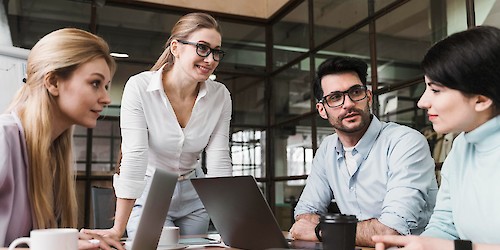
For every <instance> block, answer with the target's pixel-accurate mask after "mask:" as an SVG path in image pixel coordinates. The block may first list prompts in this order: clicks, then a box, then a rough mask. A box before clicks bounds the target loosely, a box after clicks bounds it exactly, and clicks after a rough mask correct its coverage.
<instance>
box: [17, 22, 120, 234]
mask: <svg viewBox="0 0 500 250" xmlns="http://www.w3.org/2000/svg"><path fill="white" fill-rule="evenodd" d="M97 58H103V59H104V60H105V61H106V62H107V64H108V66H109V68H110V70H111V74H113V73H114V71H115V67H116V66H115V62H114V60H113V58H112V57H111V56H110V55H109V47H108V45H107V43H106V42H105V41H104V40H103V39H102V38H100V37H97V36H95V35H93V34H91V33H89V32H86V31H83V30H79V29H74V28H65V29H60V30H57V31H54V32H52V33H50V34H48V35H46V36H45V37H43V38H42V39H41V40H40V41H38V42H37V43H36V44H35V46H34V47H33V48H32V49H31V52H30V54H29V56H28V63H27V81H26V84H24V85H23V86H22V88H21V89H20V90H19V92H18V93H17V95H16V97H15V98H14V100H13V102H12V103H11V105H10V107H9V109H8V110H13V111H15V112H17V113H18V115H19V118H20V120H21V123H22V125H23V127H24V134H25V137H26V146H27V151H28V165H29V167H28V176H27V178H28V190H29V198H30V202H31V207H32V216H33V227H34V228H53V227H72V228H75V227H77V220H78V213H77V201H76V191H75V188H76V187H75V175H74V171H73V167H74V161H73V157H72V156H73V149H72V144H73V142H72V137H73V128H70V129H67V130H66V131H64V132H63V133H62V134H61V135H60V136H59V137H57V138H56V139H55V140H54V141H53V142H52V139H51V136H52V122H53V121H52V113H51V110H52V106H53V105H56V103H55V101H54V99H53V97H52V96H51V95H50V94H49V92H48V90H47V89H46V87H45V85H44V82H45V81H54V80H57V79H62V80H64V79H68V78H69V77H71V75H72V74H73V72H74V71H75V70H76V69H77V68H78V67H79V66H80V65H82V64H84V63H86V62H89V61H92V60H94V59H97Z"/></svg>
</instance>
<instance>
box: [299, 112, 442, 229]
mask: <svg viewBox="0 0 500 250" xmlns="http://www.w3.org/2000/svg"><path fill="white" fill-rule="evenodd" d="M352 154H353V156H354V158H355V159H357V160H356V163H357V169H356V170H355V172H354V174H353V175H352V176H351V175H349V173H348V171H347V167H346V163H345V157H344V149H343V146H342V143H341V142H340V140H339V139H338V136H337V135H336V134H333V135H330V136H328V137H326V138H325V139H324V141H323V142H322V143H321V146H320V147H319V149H318V151H317V152H316V155H315V157H314V160H313V166H312V170H311V174H310V175H309V177H308V178H307V184H306V186H305V188H304V190H303V192H302V195H301V197H300V200H299V202H298V204H297V206H296V208H295V215H299V214H304V213H316V214H322V213H326V212H327V207H328V205H329V203H330V201H331V200H332V199H333V198H334V197H335V200H336V202H337V205H338V206H339V209H340V211H341V212H342V213H343V214H351V215H356V217H357V218H358V220H359V221H363V220H368V219H372V218H377V219H378V220H379V221H380V222H381V223H382V224H384V225H386V226H388V227H390V228H392V229H394V230H396V231H398V232H399V233H400V234H403V235H408V234H420V233H421V232H422V231H423V230H424V228H425V226H426V225H427V223H428V221H429V218H430V215H431V213H432V209H433V207H434V204H435V200H436V193H437V183H436V176H435V172H434V166H435V164H434V161H433V159H432V157H431V155H430V150H429V145H428V143H427V141H426V140H425V138H424V136H423V135H422V134H420V133H419V132H418V131H416V130H413V129H411V128H409V127H406V126H401V125H398V124H396V123H392V122H389V123H386V122H381V121H379V120H378V119H377V118H376V117H375V116H373V118H372V121H371V123H370V126H369V128H368V130H367V131H366V133H365V134H364V135H363V137H362V138H361V140H360V141H359V142H358V144H357V145H356V146H355V147H354V150H353V152H352Z"/></svg>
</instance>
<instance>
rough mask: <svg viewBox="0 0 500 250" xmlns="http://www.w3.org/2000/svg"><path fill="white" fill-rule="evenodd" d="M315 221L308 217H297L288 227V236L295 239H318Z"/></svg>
mask: <svg viewBox="0 0 500 250" xmlns="http://www.w3.org/2000/svg"><path fill="white" fill-rule="evenodd" d="M316 225H317V223H314V222H312V221H311V220H308V219H305V218H303V219H299V220H297V221H296V222H295V223H294V224H293V225H292V228H290V236H291V237H292V238H293V239H295V240H307V241H318V238H317V237H316V233H315V232H314V228H315V227H316Z"/></svg>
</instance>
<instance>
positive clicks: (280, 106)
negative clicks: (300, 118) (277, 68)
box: [272, 58, 312, 123]
mask: <svg viewBox="0 0 500 250" xmlns="http://www.w3.org/2000/svg"><path fill="white" fill-rule="evenodd" d="M309 60H310V59H309V58H306V59H304V60H302V61H301V62H300V63H298V64H295V65H293V66H292V67H290V68H288V69H286V70H284V71H282V72H281V73H279V74H277V75H276V76H274V77H273V78H272V86H273V91H272V93H273V95H272V101H273V102H274V103H273V105H274V118H275V122H276V123H278V122H282V121H285V120H288V119H291V118H293V117H295V116H297V115H301V114H304V113H308V112H310V111H311V97H312V96H311V79H310V75H309V67H310V66H309Z"/></svg>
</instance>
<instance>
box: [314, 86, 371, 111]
mask: <svg viewBox="0 0 500 250" xmlns="http://www.w3.org/2000/svg"><path fill="white" fill-rule="evenodd" d="M345 94H347V96H349V98H350V99H351V100H352V101H353V102H359V101H361V100H363V99H365V98H366V96H367V95H366V86H364V85H354V86H352V87H350V88H349V89H348V90H346V91H335V92H333V93H330V94H329V95H326V96H323V99H321V100H320V101H319V102H320V103H323V104H324V103H326V105H328V107H330V108H336V107H340V106H342V105H344V101H345Z"/></svg>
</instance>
